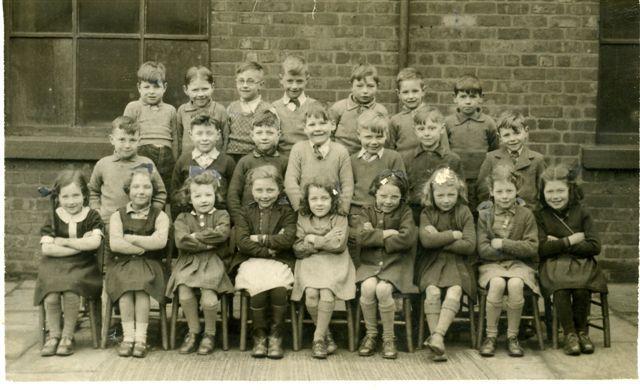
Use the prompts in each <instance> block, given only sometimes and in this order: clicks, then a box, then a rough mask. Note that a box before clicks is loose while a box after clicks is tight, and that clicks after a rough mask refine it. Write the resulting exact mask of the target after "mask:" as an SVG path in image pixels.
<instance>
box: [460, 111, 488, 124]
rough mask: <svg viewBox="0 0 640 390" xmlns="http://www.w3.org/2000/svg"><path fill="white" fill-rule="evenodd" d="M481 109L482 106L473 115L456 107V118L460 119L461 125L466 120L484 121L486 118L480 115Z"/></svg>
mask: <svg viewBox="0 0 640 390" xmlns="http://www.w3.org/2000/svg"><path fill="white" fill-rule="evenodd" d="M480 111H481V110H480V108H478V109H477V110H476V112H474V113H473V114H472V115H470V116H467V115H465V114H463V113H462V112H460V109H458V108H456V118H457V119H458V124H459V125H461V124H463V123H465V122H466V121H474V122H484V119H483V118H482V117H481V116H480Z"/></svg>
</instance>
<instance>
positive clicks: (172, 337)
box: [169, 289, 229, 351]
mask: <svg viewBox="0 0 640 390" xmlns="http://www.w3.org/2000/svg"><path fill="white" fill-rule="evenodd" d="M228 296H229V294H222V295H221V296H220V318H219V319H218V320H217V321H216V322H220V323H221V324H222V350H224V351H227V350H229V298H228ZM179 308H180V299H179V295H178V290H177V289H176V292H175V293H174V294H173V298H172V301H171V320H170V325H169V326H170V330H169V343H170V348H171V349H175V348H176V331H177V326H178V322H186V319H184V318H183V317H181V316H180V315H179V313H180V312H179V311H178V309H179ZM199 319H200V322H204V318H202V316H199Z"/></svg>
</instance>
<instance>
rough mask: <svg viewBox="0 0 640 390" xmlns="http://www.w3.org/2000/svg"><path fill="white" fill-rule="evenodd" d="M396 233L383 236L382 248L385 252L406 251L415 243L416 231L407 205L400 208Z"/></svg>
mask: <svg viewBox="0 0 640 390" xmlns="http://www.w3.org/2000/svg"><path fill="white" fill-rule="evenodd" d="M398 233H399V234H394V235H392V236H390V237H387V238H385V240H384V249H385V251H386V252H387V253H395V252H402V251H406V250H408V249H411V247H412V246H415V245H416V240H417V236H418V232H417V228H416V224H415V222H414V221H413V214H412V212H411V209H410V208H409V207H403V209H402V215H401V216H400V226H399V227H398Z"/></svg>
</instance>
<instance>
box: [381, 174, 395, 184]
mask: <svg viewBox="0 0 640 390" xmlns="http://www.w3.org/2000/svg"><path fill="white" fill-rule="evenodd" d="M392 175H393V173H392ZM388 182H389V179H388V178H386V177H385V178H383V179H382V180H380V184H381V185H385V184H387V183H388Z"/></svg>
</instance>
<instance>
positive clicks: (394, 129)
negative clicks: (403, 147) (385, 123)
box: [386, 118, 398, 150]
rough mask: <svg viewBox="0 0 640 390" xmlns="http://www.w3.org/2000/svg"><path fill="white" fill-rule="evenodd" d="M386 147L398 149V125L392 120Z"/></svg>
mask: <svg viewBox="0 0 640 390" xmlns="http://www.w3.org/2000/svg"><path fill="white" fill-rule="evenodd" d="M386 147H387V148H389V149H393V150H396V149H398V124H397V123H396V121H395V120H394V118H391V120H390V121H389V136H388V137H387V142H386Z"/></svg>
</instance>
